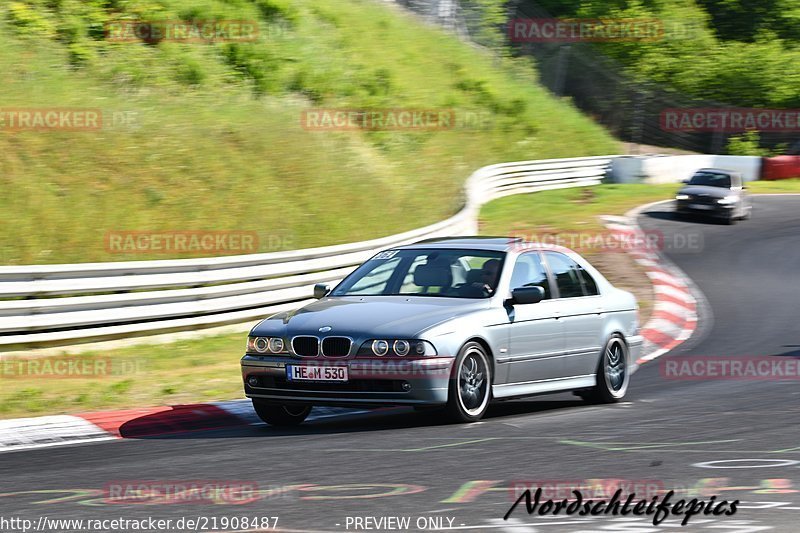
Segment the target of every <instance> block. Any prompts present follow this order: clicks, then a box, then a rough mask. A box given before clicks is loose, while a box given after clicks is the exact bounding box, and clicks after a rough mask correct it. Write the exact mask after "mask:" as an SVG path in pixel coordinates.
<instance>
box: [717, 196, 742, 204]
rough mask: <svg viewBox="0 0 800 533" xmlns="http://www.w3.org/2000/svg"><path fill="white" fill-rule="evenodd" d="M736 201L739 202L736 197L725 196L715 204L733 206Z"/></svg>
mask: <svg viewBox="0 0 800 533" xmlns="http://www.w3.org/2000/svg"><path fill="white" fill-rule="evenodd" d="M737 200H739V198H738V197H737V196H726V197H725V198H720V199H719V200H717V203H718V204H722V205H727V204H735V203H736V202H737Z"/></svg>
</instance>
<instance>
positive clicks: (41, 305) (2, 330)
mask: <svg viewBox="0 0 800 533" xmlns="http://www.w3.org/2000/svg"><path fill="white" fill-rule="evenodd" d="M614 157H616V156H601V157H581V158H573V159H549V160H542V161H524V162H516V163H503V164H499V165H491V166H488V167H484V168H481V169H479V170H478V171H476V172H475V173H474V174H472V176H470V177H469V179H468V180H467V183H466V187H465V193H466V202H465V205H464V207H463V208H462V210H461V211H459V212H458V213H457V214H456V215H454V216H453V217H451V218H449V219H447V220H444V221H442V222H439V223H437V224H433V225H430V226H426V227H424V228H419V229H415V230H412V231H408V232H405V233H401V234H398V235H391V236H388V237H383V238H380V239H374V240H370V241H364V242H357V243H352V244H343V245H338V246H326V247H322V248H308V249H305V250H293V251H287V252H275V253H266V254H252V255H239V256H228V257H218V258H202V259H177V260H166V261H130V262H115V263H83V264H73V265H35V266H19V267H0V351H2V350H11V349H22V348H31V347H35V346H48V345H62V344H77V343H80V342H88V341H98V340H107V339H114V338H122V337H131V336H137V335H147V334H152V333H163V332H169V331H178V330H187V329H199V328H204V327H210V326H219V325H223V324H233V323H241V322H247V321H255V320H257V319H260V318H262V317H264V316H267V315H270V314H272V313H276V312H279V311H282V310H287V309H293V308H297V307H299V306H301V305H303V304H305V303H307V302H308V301H311V295H312V289H311V286H312V285H313V284H315V283H331V284H333V283H336V282H337V281H339V280H340V279H342V278H343V277H344V276H345V275H347V274H348V273H349V272H351V271H352V270H353V269H354V268H355V267H356V266H358V265H359V264H360V263H362V262H363V261H365V260H366V259H368V258H370V257H371V256H372V255H374V254H375V253H376V252H377V251H379V250H381V249H385V248H389V247H393V246H398V245H401V244H407V243H412V242H416V241H419V240H422V239H428V238H432V237H439V236H446V235H469V234H476V233H477V215H478V209H479V208H480V206H481V205H482V204H484V203H486V202H488V201H490V200H493V199H496V198H500V197H503V196H508V195H511V194H521V193H527V192H534V191H541V190H545V189H556V188H563V187H579V186H585V185H595V184H598V183H600V181H601V180H602V179H603V177H604V176H605V174H606V172H607V170H608V169H609V167H610V164H611V161H612V159H613V158H614Z"/></svg>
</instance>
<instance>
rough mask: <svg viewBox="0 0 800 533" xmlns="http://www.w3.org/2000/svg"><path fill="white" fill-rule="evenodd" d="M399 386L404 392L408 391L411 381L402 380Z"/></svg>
mask: <svg viewBox="0 0 800 533" xmlns="http://www.w3.org/2000/svg"><path fill="white" fill-rule="evenodd" d="M400 386H401V387H402V388H403V391H404V392H408V391H410V390H411V383H409V382H408V381H404V382H403V384H402V385H400Z"/></svg>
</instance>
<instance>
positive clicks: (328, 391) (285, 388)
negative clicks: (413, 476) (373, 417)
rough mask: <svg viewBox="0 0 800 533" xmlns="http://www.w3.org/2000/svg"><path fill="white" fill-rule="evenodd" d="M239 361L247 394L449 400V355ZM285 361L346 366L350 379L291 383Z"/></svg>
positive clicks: (289, 398)
mask: <svg viewBox="0 0 800 533" xmlns="http://www.w3.org/2000/svg"><path fill="white" fill-rule="evenodd" d="M241 365H242V379H243V381H244V391H245V395H246V396H247V397H248V398H262V399H265V400H273V401H279V402H282V403H312V404H314V405H338V406H348V405H350V406H364V405H442V404H445V403H447V394H448V388H449V384H450V373H451V371H452V366H453V358H452V357H425V358H418V359H414V358H409V359H402V360H398V359H380V360H378V359H366V358H365V359H340V360H336V359H329V360H312V359H311V358H308V359H298V358H294V357H269V356H253V355H245V356H244V357H243V358H242V361H241ZM286 365H310V366H345V367H347V372H348V381H346V382H314V381H289V380H288V379H287V376H286ZM250 381H255V382H256V384H255V385H251V384H250Z"/></svg>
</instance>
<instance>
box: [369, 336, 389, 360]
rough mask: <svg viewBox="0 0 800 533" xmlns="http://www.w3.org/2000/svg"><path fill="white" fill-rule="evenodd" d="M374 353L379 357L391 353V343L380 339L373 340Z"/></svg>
mask: <svg viewBox="0 0 800 533" xmlns="http://www.w3.org/2000/svg"><path fill="white" fill-rule="evenodd" d="M372 353H374V354H375V355H377V356H379V357H383V356H384V355H386V354H387V353H389V343H388V342H386V341H380V340H375V341H372Z"/></svg>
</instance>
